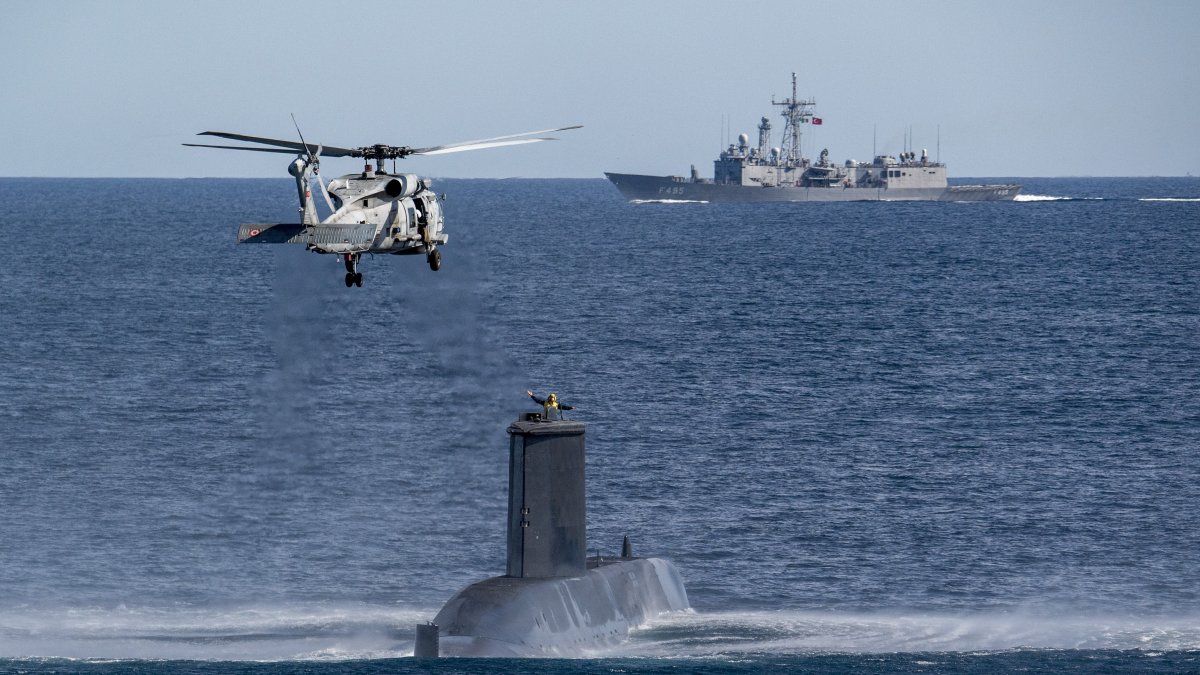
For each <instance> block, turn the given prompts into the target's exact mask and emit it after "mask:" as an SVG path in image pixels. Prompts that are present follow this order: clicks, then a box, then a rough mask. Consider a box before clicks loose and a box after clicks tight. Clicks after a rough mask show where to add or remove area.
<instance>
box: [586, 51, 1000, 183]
mask: <svg viewBox="0 0 1200 675" xmlns="http://www.w3.org/2000/svg"><path fill="white" fill-rule="evenodd" d="M771 103H772V105H776V106H781V107H782V108H783V111H782V115H783V119H784V129H783V138H784V144H783V145H782V146H780V147H774V148H773V147H771V121H770V120H769V119H768V118H766V117H764V118H762V120H761V121H760V122H759V125H758V145H757V146H751V145H750V137H749V136H748V135H746V134H741V135H740V136H738V142H737V144H730V145H729V147H728V148H726V149H725V150H724V151H723V152H722V153H721V155H720V156H719V157H718V158H717V159H716V161H715V162H713V177H712V178H711V179H708V178H701V177H700V176H699V173H698V172H697V171H696V167H695V166H693V167H692V169H691V174H690V175H689V176H686V177H685V176H645V175H638V174H627V173H611V172H605V174H604V175H605V176H607V177H608V179H609V180H610V181H612V183H613V185H616V186H617V189H618V190H620V191H621V194H622V195H624V196H625V198H626V199H629V200H637V201H664V200H687V201H706V202H716V201H744V202H757V201H795V202H849V201H944V202H945V201H954V202H958V201H1002V200H1011V199H1013V198H1015V197H1016V196H1017V193H1019V192H1020V191H1021V186H1020V185H1014V184H996V185H950V184H949V183H948V182H947V180H946V165H945V164H942V163H941V162H938V161H934V160H931V159H930V158H929V153H928V151H926V150H922V151H921V154H920V155H919V156H918V155H917V153H916V152H914V151H908V150H906V151H905V152H902V153H900V156H899V157H895V156H892V155H878V156H876V157H875V158H874V159H873V160H872V161H870V162H859V161H855V160H853V159H848V160H846V161H845V162H843V163H841V164H838V163H835V162H831V161H829V150H822V151H821V154H820V155H819V157H818V159H817V160H816V161H812V160H810V159H809V158H807V157H804V156H803V154H801V151H800V140H801V136H802V131H801V129H802V128H803V127H804V125H806V124H813V125H819V124H821V123H822V119H821V118H819V117H816V116H815V115H814V114H813V106H815V105H816V101H814V100H812V99H801V98H800V97H799V96H797V93H796V74H795V73H792V95H791V98H787V99H784V100H782V101H775V100H774V99H772V101H771Z"/></svg>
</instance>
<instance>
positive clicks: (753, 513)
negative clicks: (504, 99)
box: [0, 172, 1200, 674]
mask: <svg viewBox="0 0 1200 675" xmlns="http://www.w3.org/2000/svg"><path fill="white" fill-rule="evenodd" d="M281 173H282V172H281ZM1004 180H1005V182H1007V181H1009V180H1012V181H1014V182H1020V183H1023V184H1024V185H1025V191H1024V192H1025V194H1024V195H1023V197H1022V199H1021V200H1020V201H1016V202H1006V203H992V204H986V203H977V204H956V203H946V204H942V203H857V204H752V205H745V204H741V205H739V204H700V203H669V204H664V203H645V204H629V203H626V202H625V201H624V200H623V199H622V198H621V197H620V196H619V194H618V193H617V192H616V190H615V189H614V188H613V187H612V186H611V185H609V184H608V183H607V182H605V181H602V180H442V181H436V182H435V189H437V190H439V191H444V192H445V193H446V195H447V201H446V204H445V211H446V214H447V232H448V233H449V234H450V243H449V244H448V245H447V246H446V247H445V248H444V249H443V259H442V261H443V265H442V269H441V271H439V272H437V273H433V272H431V271H430V270H429V268H428V267H427V266H426V265H425V263H424V260H423V259H422V258H419V257H386V258H385V257H375V258H368V259H366V260H365V261H364V263H363V265H362V267H361V270H362V271H363V272H364V277H365V285H364V287H363V288H361V289H360V288H354V289H347V288H346V287H345V285H344V284H343V280H342V277H343V273H344V270H343V268H342V266H341V264H340V262H339V261H338V260H336V259H335V258H334V257H332V256H318V255H313V254H311V253H306V252H304V251H303V250H301V249H299V248H284V247H267V246H239V245H238V244H236V232H237V226H238V224H239V223H243V222H288V221H294V220H295V219H296V217H297V216H296V213H295V188H294V185H293V184H292V182H291V180H290V178H288V177H287V176H286V175H285V176H282V177H281V178H279V179H273V180H137V179H113V180H107V179H104V180H77V179H0V224H2V227H0V231H2V233H3V238H4V242H5V247H4V256H3V262H2V263H0V446H2V449H0V672H3V673H8V672H32V673H44V672H83V673H112V672H139V673H217V672H230V671H236V672H245V673H263V674H267V673H272V674H273V673H293V672H305V673H383V672H388V673H394V672H399V673H405V672H446V673H482V672H495V671H503V672H537V673H559V672H580V673H614V672H655V673H657V672H662V673H691V672H719V673H743V672H763V671H804V672H830V673H840V672H855V673H863V672H865V673H875V672H897V671H899V672H969V673H984V672H995V671H1012V670H1023V671H1027V672H1055V673H1059V672H1198V671H1200V519H1198V517H1197V514H1198V511H1200V179H1195V178H1134V179H1098V178H1070V179H1020V178H1017V179H1004ZM526 389H534V390H537V391H538V392H540V393H543V394H544V393H546V392H548V391H551V390H553V391H556V392H558V393H559V395H560V396H561V398H562V399H563V400H564V401H565V402H567V403H570V404H573V405H575V406H576V408H577V410H576V411H575V412H574V414H573V417H574V419H578V420H581V421H584V422H586V423H587V424H588V496H589V514H588V520H589V539H590V546H591V547H592V548H593V549H598V550H599V551H600V552H603V553H616V552H617V551H619V547H620V543H621V538H622V536H623V535H625V534H629V535H630V537H631V539H632V540H633V544H634V547H635V551H636V552H637V553H639V554H641V555H656V556H660V557H665V558H668V559H670V560H672V561H673V562H674V563H675V564H676V565H677V566H678V567H679V569H680V571H681V572H682V574H683V577H684V579H685V582H686V583H687V588H688V592H689V595H690V599H691V602H692V604H693V606H694V608H695V611H694V613H689V614H685V615H680V616H669V617H663V618H662V619H660V620H657V621H654V622H652V623H651V624H650V625H647V626H645V627H643V628H642V629H640V630H638V631H637V632H636V633H635V634H634V635H633V636H632V638H631V639H630V641H629V642H628V644H627V645H626V646H624V647H622V648H620V649H618V650H616V651H613V652H605V653H599V654H592V655H589V658H584V659H571V660H544V661H507V662H496V661H472V660H459V661H440V662H436V663H430V662H415V661H412V660H406V659H405V658H404V657H405V656H406V655H408V654H411V652H412V642H413V629H414V626H415V624H416V623H418V622H419V621H424V620H427V619H429V618H432V616H433V614H434V613H435V612H436V611H437V609H438V608H439V607H440V606H441V604H442V603H443V602H445V600H447V599H448V598H449V597H450V596H451V595H452V594H453V593H454V592H455V591H456V590H458V589H459V588H461V587H462V586H465V585H467V584H468V583H471V582H473V581H476V580H479V579H482V578H484V577H488V576H493V575H496V574H500V573H502V572H503V569H504V556H505V539H504V536H505V509H506V500H505V491H506V489H507V482H506V481H507V437H506V434H505V431H504V430H505V427H506V426H507V424H508V423H509V422H510V421H512V420H514V419H515V418H516V416H517V414H518V412H520V411H522V410H531V409H533V408H532V407H531V406H532V404H531V403H530V402H529V401H528V399H527V398H526V397H525V395H524V391H525V390H526Z"/></svg>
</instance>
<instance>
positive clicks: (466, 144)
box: [409, 124, 583, 155]
mask: <svg viewBox="0 0 1200 675" xmlns="http://www.w3.org/2000/svg"><path fill="white" fill-rule="evenodd" d="M582 128H583V125H582V124H576V125H574V126H570V127H559V128H557V129H542V130H540V131H523V132H521V133H519V134H508V135H507V136H493V137H492V138H481V139H479V140H477V141H461V142H459V143H447V144H446V145H435V146H433V147H429V148H415V149H413V150H412V151H411V152H410V153H409V154H413V155H441V154H445V153H448V152H462V151H464V150H482V149H483V148H498V147H502V146H505V145H520V144H522V143H537V142H538V141H553V140H557V139H554V138H530V139H525V140H523V141H512V142H507V143H497V142H496V141H507V140H508V139H510V138H520V137H522V136H532V135H534V134H552V133H554V132H556V131H570V130H571V129H582Z"/></svg>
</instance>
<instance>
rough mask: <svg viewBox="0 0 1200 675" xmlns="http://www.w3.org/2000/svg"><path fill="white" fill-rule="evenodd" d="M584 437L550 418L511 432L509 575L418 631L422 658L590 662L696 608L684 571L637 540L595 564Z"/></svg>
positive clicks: (520, 424) (478, 588) (460, 598)
mask: <svg viewBox="0 0 1200 675" xmlns="http://www.w3.org/2000/svg"><path fill="white" fill-rule="evenodd" d="M584 433H585V427H584V425H583V424H582V423H580V422H575V421H568V420H562V419H551V418H550V415H548V414H546V413H534V412H529V413H522V414H521V415H520V417H519V418H518V419H517V421H515V422H513V423H512V424H511V425H509V427H508V435H509V462H508V559H507V569H506V573H505V574H504V575H503V576H498V577H492V578H490V579H485V580H483V581H479V582H476V583H474V584H471V585H469V586H467V587H466V588H464V589H462V590H460V591H459V592H458V593H456V594H455V595H454V596H453V597H452V598H450V600H449V601H447V602H446V604H445V606H444V607H442V609H441V611H439V612H438V613H437V615H436V616H435V617H434V618H433V620H432V621H430V622H427V623H423V624H419V625H418V626H417V630H416V641H415V646H414V650H413V655H414V656H416V657H418V658H432V657H439V656H460V657H464V656H465V657H489V656H500V657H535V656H554V657H565V656H582V655H584V654H590V653H594V652H595V651H596V650H602V649H604V648H608V647H613V646H616V645H618V644H620V643H621V642H623V641H625V640H626V639H627V638H628V636H629V631H630V630H631V629H633V628H636V627H637V626H639V625H641V624H643V623H645V622H646V621H647V620H648V619H651V618H653V617H655V616H657V615H659V614H662V613H665V612H672V611H681V610H687V609H689V608H690V604H689V603H688V597H687V591H686V590H685V589H684V586H683V580H682V579H681V578H680V576H679V572H678V570H676V568H675V566H674V565H672V564H671V563H670V562H668V561H667V560H663V559H661V558H640V557H636V556H634V554H633V547H632V545H631V544H630V541H629V537H628V535H626V537H625V539H624V541H623V542H622V546H621V555H620V556H608V557H605V556H600V555H596V556H591V557H588V555H587V553H588V551H587V548H586V546H587V544H586V541H587V522H586V521H587V518H586V516H587V504H586V501H585V481H584V464H585V456H584Z"/></svg>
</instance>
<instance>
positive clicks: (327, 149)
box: [196, 131, 354, 157]
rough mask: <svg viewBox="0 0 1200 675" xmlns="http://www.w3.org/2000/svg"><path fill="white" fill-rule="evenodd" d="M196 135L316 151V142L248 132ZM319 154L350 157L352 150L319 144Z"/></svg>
mask: <svg viewBox="0 0 1200 675" xmlns="http://www.w3.org/2000/svg"><path fill="white" fill-rule="evenodd" d="M196 135H197V136H218V137H220V138H228V139H229V140H232V141H246V142H248V143H262V144H263V145H274V146H276V147H280V148H291V149H292V151H293V152H306V153H308V154H310V155H311V154H312V153H313V152H314V151H316V149H317V147H318V145H320V144H317V143H297V142H296V141H285V140H283V139H279V138H267V137H266V136H250V135H248V134H233V133H229V132H227V131H202V132H200V133H198V134H196ZM209 147H232V146H209ZM320 147H321V149H322V150H321V154H323V155H325V156H326V157H350V156H351V155H352V154H353V152H354V151H353V150H351V149H350V148H339V147H337V146H334V145H320Z"/></svg>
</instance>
